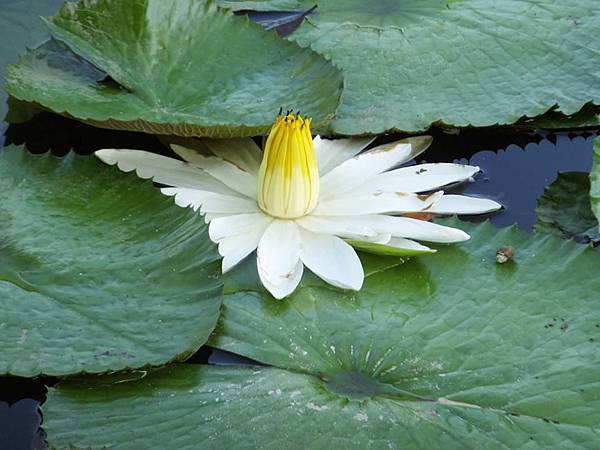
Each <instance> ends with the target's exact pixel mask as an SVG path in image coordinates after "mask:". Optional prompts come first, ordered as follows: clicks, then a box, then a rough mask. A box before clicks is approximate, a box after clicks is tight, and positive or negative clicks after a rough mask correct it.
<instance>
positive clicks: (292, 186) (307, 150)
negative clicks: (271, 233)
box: [257, 114, 319, 219]
mask: <svg viewBox="0 0 600 450" xmlns="http://www.w3.org/2000/svg"><path fill="white" fill-rule="evenodd" d="M257 199H258V205H259V206H260V208H261V209H262V210H263V211H264V212H265V213H267V214H269V215H271V216H273V217H277V218H280V219H295V218H298V217H302V216H305V215H307V214H309V213H310V212H311V211H312V210H313V209H315V206H317V200H318V199H319V168H318V166H317V159H316V157H315V150H314V147H313V141H312V136H311V134H310V119H303V118H302V117H301V116H300V115H293V114H287V115H285V116H282V115H281V114H278V115H277V119H275V123H274V124H273V128H271V132H270V133H269V137H268V138H267V144H266V146H265V152H264V155H263V160H262V163H261V165H260V170H259V172H258V186H257Z"/></svg>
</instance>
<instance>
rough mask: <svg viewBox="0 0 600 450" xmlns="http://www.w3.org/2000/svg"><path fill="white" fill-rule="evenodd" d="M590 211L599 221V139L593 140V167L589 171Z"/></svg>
mask: <svg viewBox="0 0 600 450" xmlns="http://www.w3.org/2000/svg"><path fill="white" fill-rule="evenodd" d="M590 183H591V186H590V198H591V202H592V211H593V212H594V214H595V215H596V219H598V222H600V139H598V138H596V139H595V140H594V167H593V168H592V171H591V172H590Z"/></svg>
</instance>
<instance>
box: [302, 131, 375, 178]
mask: <svg viewBox="0 0 600 450" xmlns="http://www.w3.org/2000/svg"><path fill="white" fill-rule="evenodd" d="M374 139H375V138H374V137H368V138H349V139H321V136H318V135H317V136H315V137H314V139H313V145H314V147H315V156H316V157H317V163H318V164H319V174H320V175H321V176H323V175H325V174H326V173H327V172H329V171H330V170H331V169H333V168H334V167H337V166H339V165H340V164H341V163H343V162H344V161H346V160H348V159H350V158H352V157H353V156H356V155H358V154H359V153H360V152H361V151H362V149H363V148H365V147H366V146H367V145H369V144H370V143H371V142H373V140H374Z"/></svg>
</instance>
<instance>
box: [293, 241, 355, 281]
mask: <svg viewBox="0 0 600 450" xmlns="http://www.w3.org/2000/svg"><path fill="white" fill-rule="evenodd" d="M300 235H301V239H302V249H301V251H300V259H301V260H302V262H303V263H304V265H305V266H306V267H308V268H309V269H310V270H311V271H313V272H314V273H315V274H316V275H317V276H318V277H319V278H321V279H323V280H324V281H326V282H327V283H329V284H332V285H333V286H336V287H339V288H342V289H353V290H355V291H358V290H359V289H360V288H361V287H362V284H363V281H364V278H365V274H364V272H363V268H362V264H361V263H360V259H358V255H357V254H356V252H355V251H354V249H353V248H352V246H351V245H349V244H348V243H346V242H344V241H343V240H342V239H340V238H339V237H337V236H332V235H328V234H318V233H312V232H310V231H307V230H304V229H300Z"/></svg>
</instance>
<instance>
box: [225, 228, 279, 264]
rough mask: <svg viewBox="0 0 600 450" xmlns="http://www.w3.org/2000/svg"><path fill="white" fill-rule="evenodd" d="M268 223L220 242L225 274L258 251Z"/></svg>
mask: <svg viewBox="0 0 600 450" xmlns="http://www.w3.org/2000/svg"><path fill="white" fill-rule="evenodd" d="M267 226H268V223H258V224H256V225H255V226H254V227H253V228H250V229H248V230H247V231H246V232H245V233H243V234H237V235H235V236H230V237H227V238H224V239H222V240H221V241H220V242H219V254H220V255H221V256H223V261H222V264H221V267H222V271H223V273H226V272H228V271H229V270H231V269H232V268H233V267H234V266H236V265H237V264H238V263H239V262H240V261H241V260H243V259H244V258H245V257H246V256H248V255H249V254H250V253H252V252H253V251H254V250H256V247H258V243H259V242H260V239H261V237H262V235H263V233H264V232H265V229H266V227H267Z"/></svg>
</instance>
